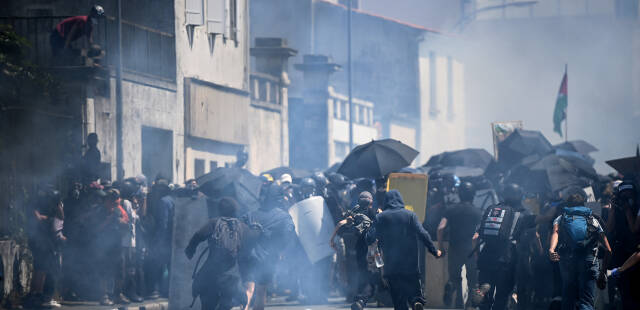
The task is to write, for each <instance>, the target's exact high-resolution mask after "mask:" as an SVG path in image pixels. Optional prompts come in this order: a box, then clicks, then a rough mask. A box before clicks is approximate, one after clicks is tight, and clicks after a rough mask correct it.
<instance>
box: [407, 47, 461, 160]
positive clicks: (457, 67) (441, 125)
mask: <svg viewBox="0 0 640 310" xmlns="http://www.w3.org/2000/svg"><path fill="white" fill-rule="evenodd" d="M450 41H451V40H448V39H446V38H442V37H439V38H430V37H427V38H426V39H425V40H424V41H423V42H422V43H421V45H420V60H419V68H420V102H421V103H420V110H421V112H420V118H421V122H420V123H421V131H420V139H421V144H420V155H419V157H418V160H417V164H419V165H422V164H424V163H426V161H427V160H428V159H429V158H430V157H431V156H433V155H436V154H439V153H442V152H445V151H453V150H456V149H461V148H464V147H465V145H466V138H465V126H466V115H465V85H464V77H465V76H464V72H465V68H464V65H463V64H462V63H461V62H460V60H459V59H458V57H457V52H456V51H455V48H454V46H451V45H450V44H449V43H450Z"/></svg>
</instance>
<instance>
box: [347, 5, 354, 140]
mask: <svg viewBox="0 0 640 310" xmlns="http://www.w3.org/2000/svg"><path fill="white" fill-rule="evenodd" d="M352 1H353V0H349V6H348V12H347V28H348V29H347V79H348V81H347V84H348V87H349V151H351V150H353V94H352V86H351V70H352V68H351V11H352V8H353V6H352Z"/></svg>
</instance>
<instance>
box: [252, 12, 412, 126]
mask: <svg viewBox="0 0 640 310" xmlns="http://www.w3.org/2000/svg"><path fill="white" fill-rule="evenodd" d="M311 3H312V1H308V0H307V1H290V0H289V1H287V0H276V1H274V0H252V2H251V12H252V16H251V17H252V19H251V23H252V34H251V35H252V36H253V37H269V36H272V37H273V36H275V37H284V38H287V40H288V41H289V46H291V47H293V48H296V49H298V51H299V53H298V56H297V57H296V58H292V59H291V60H290V61H289V63H290V64H291V65H293V64H296V63H301V62H302V61H301V59H300V58H301V55H304V54H310V53H311V54H321V55H327V56H331V57H332V58H333V60H334V62H336V63H337V64H339V65H341V66H342V68H343V69H342V71H339V72H336V73H334V74H333V76H332V78H331V79H332V82H331V85H333V86H334V87H335V89H336V91H337V92H339V93H342V94H346V93H347V83H346V80H347V73H346V70H345V68H346V64H347V35H346V29H347V14H346V9H345V8H344V7H343V6H338V5H335V4H334V3H329V2H325V1H314V2H313V3H315V6H314V9H313V10H311V7H310V6H311ZM312 25H315V26H314V27H312ZM422 33H423V30H421V29H416V28H412V27H408V26H406V25H403V24H400V23H397V22H394V21H391V20H388V19H385V18H380V17H376V16H371V15H368V14H363V13H360V12H356V13H354V14H353V45H352V46H353V60H354V62H353V95H354V97H357V98H361V99H363V100H366V101H371V102H375V104H376V113H375V116H374V117H375V119H376V120H383V122H389V119H391V118H393V116H395V115H402V116H403V117H406V118H415V119H416V120H417V117H416V115H418V112H419V90H418V70H417V62H418V43H419V40H418V39H419V37H420V36H421V35H422ZM291 65H290V69H289V72H290V77H291V86H290V92H291V95H292V96H296V97H302V96H303V93H302V88H303V79H302V73H301V72H299V71H295V70H293V67H291Z"/></svg>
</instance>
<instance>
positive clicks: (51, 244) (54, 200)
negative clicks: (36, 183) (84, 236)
mask: <svg viewBox="0 0 640 310" xmlns="http://www.w3.org/2000/svg"><path fill="white" fill-rule="evenodd" d="M37 204H38V206H37V207H36V208H35V209H34V211H33V215H34V221H33V232H32V237H31V238H30V239H31V241H30V245H31V249H32V253H33V256H34V269H35V270H34V277H33V284H32V285H33V292H34V294H33V295H34V296H33V297H34V298H33V300H32V301H33V303H34V304H36V305H38V306H42V307H45V308H59V307H60V306H61V305H60V303H59V302H58V301H57V300H56V299H54V297H55V294H56V293H57V288H58V284H59V283H58V282H59V279H60V271H61V270H60V269H61V267H62V266H61V261H62V247H61V246H62V243H63V242H64V241H66V237H65V236H64V234H63V232H62V231H63V227H64V210H63V203H62V197H61V195H60V192H59V191H57V190H55V189H53V188H52V187H51V186H45V187H44V188H43V189H42V190H41V192H40V195H39V201H38V202H37Z"/></svg>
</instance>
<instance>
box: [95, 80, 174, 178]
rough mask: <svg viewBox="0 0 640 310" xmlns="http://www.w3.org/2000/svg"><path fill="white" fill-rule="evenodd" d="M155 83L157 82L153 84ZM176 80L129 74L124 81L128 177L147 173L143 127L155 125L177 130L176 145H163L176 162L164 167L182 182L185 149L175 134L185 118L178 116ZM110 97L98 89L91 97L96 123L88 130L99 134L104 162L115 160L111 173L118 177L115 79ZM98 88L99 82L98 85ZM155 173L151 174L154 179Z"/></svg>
mask: <svg viewBox="0 0 640 310" xmlns="http://www.w3.org/2000/svg"><path fill="white" fill-rule="evenodd" d="M150 83H153V84H150ZM173 85H174V84H172V83H161V82H158V81H153V80H148V79H145V78H143V77H140V76H136V75H131V74H125V75H124V80H123V83H122V97H123V122H122V124H123V132H124V135H123V140H124V141H123V142H124V143H123V153H124V159H123V168H124V175H125V177H133V176H136V175H137V174H141V173H143V169H142V165H143V160H142V145H143V143H144V142H145V141H142V128H143V127H152V128H158V129H164V130H169V131H171V132H172V133H174V137H173V139H172V141H173V145H170V146H163V149H166V150H171V154H163V155H166V156H169V155H170V157H171V158H172V162H171V163H170V165H169V166H168V167H165V168H164V169H166V170H169V171H171V175H172V176H173V181H174V182H182V180H183V179H182V175H183V173H182V171H183V169H184V167H183V164H184V152H183V151H181V150H183V149H184V148H183V142H182V139H178V138H177V135H175V133H181V132H182V131H183V129H182V128H183V126H182V124H183V119H182V116H181V115H176V113H175V110H176V105H177V102H176V92H175V89H173V87H174V86H173ZM107 86H108V87H109V89H108V92H109V96H108V97H105V96H101V95H100V94H98V93H97V91H96V90H95V89H94V91H93V93H94V97H93V98H91V96H89V99H88V102H90V104H89V105H87V111H86V113H87V114H88V115H89V114H90V115H91V116H90V117H89V119H92V120H93V125H91V126H89V128H87V130H88V132H96V133H97V134H98V139H99V143H98V148H99V149H100V151H101V152H102V161H103V162H108V163H111V167H112V168H111V176H112V178H115V177H116V154H115V152H116V134H115V128H116V124H115V119H116V117H115V104H116V103H115V79H113V78H112V79H111V80H110V83H108V84H107ZM94 87H95V85H94ZM154 177H155V175H147V178H150V179H153V178H154Z"/></svg>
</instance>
